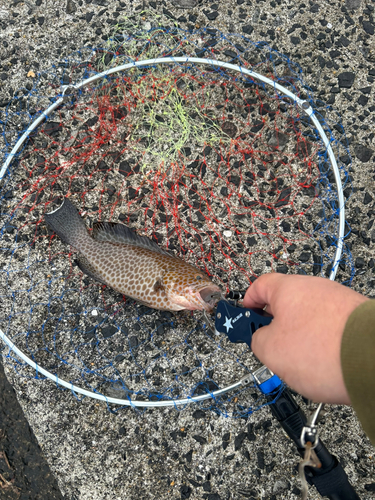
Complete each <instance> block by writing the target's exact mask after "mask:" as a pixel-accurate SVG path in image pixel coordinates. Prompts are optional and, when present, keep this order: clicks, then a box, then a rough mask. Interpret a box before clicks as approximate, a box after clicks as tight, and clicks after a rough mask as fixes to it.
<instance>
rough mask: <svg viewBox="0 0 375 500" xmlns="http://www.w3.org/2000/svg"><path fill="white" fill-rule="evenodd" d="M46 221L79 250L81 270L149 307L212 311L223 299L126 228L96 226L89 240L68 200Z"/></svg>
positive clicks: (192, 270) (194, 272)
mask: <svg viewBox="0 0 375 500" xmlns="http://www.w3.org/2000/svg"><path fill="white" fill-rule="evenodd" d="M45 220H46V222H47V224H48V225H49V226H50V227H51V228H52V229H53V231H55V233H57V235H58V236H60V238H61V239H62V241H63V242H64V243H67V244H69V245H71V246H72V247H74V248H75V249H76V250H78V251H79V257H78V260H77V263H78V266H79V268H80V269H81V271H83V272H84V273H86V274H87V275H88V276H90V277H91V278H94V279H95V280H96V281H100V282H101V283H104V284H105V285H108V286H110V287H111V288H113V289H114V290H116V291H117V292H120V293H122V294H124V295H126V296H128V297H131V298H133V299H136V300H138V301H139V302H141V303H143V304H145V305H147V306H149V307H153V308H154V309H161V310H167V311H179V310H182V309H189V310H194V309H199V310H206V311H209V312H210V311H212V308H213V306H214V305H215V304H216V303H217V301H218V300H219V299H220V296H221V290H220V288H219V287H218V286H217V285H215V284H214V283H213V282H212V281H211V280H210V279H209V277H208V276H207V275H206V274H205V273H203V272H202V271H201V270H199V269H197V268H196V267H194V266H192V265H191V264H188V263H187V262H184V261H183V260H181V259H180V258H178V257H176V256H174V255H172V254H171V253H169V252H168V251H167V250H164V249H163V248H161V247H159V246H158V245H157V244H156V243H155V242H153V241H151V240H150V239H149V238H147V237H146V236H139V235H137V234H136V233H134V232H133V231H132V230H131V229H129V228H128V227H126V226H125V225H123V224H114V223H111V222H102V223H96V224H94V227H93V231H92V233H91V235H90V233H89V232H88V230H87V228H86V225H85V223H84V221H83V219H82V218H81V216H80V215H79V213H78V211H77V209H76V208H75V206H74V205H73V204H72V203H71V202H70V201H69V200H68V199H67V198H65V199H64V201H63V203H62V205H61V206H60V207H59V208H57V209H56V210H55V211H53V212H50V213H48V214H46V215H45Z"/></svg>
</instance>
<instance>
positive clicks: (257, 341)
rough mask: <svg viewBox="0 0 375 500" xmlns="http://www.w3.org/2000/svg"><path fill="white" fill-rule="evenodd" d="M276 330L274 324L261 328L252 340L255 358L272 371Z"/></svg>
mask: <svg viewBox="0 0 375 500" xmlns="http://www.w3.org/2000/svg"><path fill="white" fill-rule="evenodd" d="M273 337H274V329H273V327H272V323H271V324H270V325H269V326H263V327H262V328H259V329H258V330H257V331H256V332H255V333H254V335H253V337H252V340H251V350H252V351H253V353H254V354H255V356H256V357H257V358H258V359H259V360H260V361H261V362H262V363H264V364H265V365H267V366H268V368H270V369H271V370H272V366H270V365H273V363H272V358H273V356H272V352H273V350H274V349H273V347H272V344H273Z"/></svg>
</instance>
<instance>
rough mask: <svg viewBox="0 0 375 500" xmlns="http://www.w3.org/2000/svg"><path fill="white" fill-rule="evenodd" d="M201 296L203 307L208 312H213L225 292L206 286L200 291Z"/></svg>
mask: <svg viewBox="0 0 375 500" xmlns="http://www.w3.org/2000/svg"><path fill="white" fill-rule="evenodd" d="M199 295H200V296H201V299H202V301H203V306H204V308H205V309H206V310H208V311H212V309H213V308H214V307H215V306H216V304H217V303H218V302H219V300H220V299H221V298H222V296H223V292H222V291H221V290H220V288H219V287H217V286H215V285H214V286H206V287H205V288H202V290H200V291H199Z"/></svg>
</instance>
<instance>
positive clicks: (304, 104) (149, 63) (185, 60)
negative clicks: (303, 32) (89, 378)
mask: <svg viewBox="0 0 375 500" xmlns="http://www.w3.org/2000/svg"><path fill="white" fill-rule="evenodd" d="M170 63H174V64H176V63H179V64H181V65H182V64H189V63H191V64H198V65H202V64H203V65H211V66H213V67H219V68H225V69H229V70H233V71H237V72H239V73H242V74H243V75H246V76H250V77H251V78H254V79H257V80H259V81H261V82H263V83H264V84H266V85H269V86H271V87H273V88H274V90H275V91H279V92H280V93H281V94H283V95H284V96H286V97H288V98H290V99H292V101H293V103H294V104H297V105H298V106H299V107H300V108H301V110H302V111H303V112H304V113H305V114H306V115H307V116H308V117H309V119H310V120H311V121H312V122H313V124H314V126H315V127H316V130H317V131H318V133H319V135H320V137H321V139H322V141H323V144H324V146H325V148H326V150H327V153H328V157H329V161H330V164H331V167H332V171H333V173H334V177H335V182H336V192H337V196H338V201H339V207H338V209H337V212H338V214H339V221H338V235H337V248H336V251H335V255H334V258H333V263H332V266H331V269H330V272H329V279H330V280H332V281H334V280H335V277H336V273H337V270H338V265H339V262H340V258H341V254H342V251H343V243H344V236H345V200H344V193H343V186H342V182H341V178H340V171H339V167H338V164H337V161H336V158H335V155H334V152H333V149H332V147H331V144H330V140H329V138H328V137H327V135H326V133H325V131H324V129H323V127H322V125H321V123H320V121H319V119H318V118H317V116H316V115H315V112H314V109H313V108H312V106H311V105H310V104H309V102H308V101H306V100H303V99H301V98H299V97H298V96H297V95H296V94H294V93H293V92H291V91H290V90H289V89H287V88H285V87H284V86H282V85H280V84H279V83H277V82H276V81H273V80H271V79H270V78H268V77H266V76H263V75H261V74H259V73H256V72H254V71H252V70H249V69H246V68H244V67H242V66H238V65H235V64H231V63H228V62H224V61H219V60H216V59H215V60H214V59H210V58H198V57H189V56H184V57H160V58H154V59H145V60H141V61H132V62H130V63H127V64H124V65H120V66H116V67H114V68H111V69H108V70H105V71H103V72H100V73H98V74H96V75H94V76H92V77H90V78H87V79H85V80H82V81H81V82H79V83H77V84H70V85H65V86H63V92H62V95H61V97H60V98H59V99H57V100H56V101H55V102H54V103H53V104H51V106H49V107H48V108H47V109H46V110H45V111H44V112H43V113H41V114H40V116H39V117H38V118H37V119H36V120H35V121H33V122H32V123H31V124H30V125H29V126H28V128H27V130H26V131H25V132H24V134H23V135H22V136H21V137H20V138H19V140H18V141H17V143H16V144H15V146H14V147H13V149H12V151H11V152H10V153H9V155H8V158H7V160H6V161H5V163H4V165H3V167H2V168H1V170H0V181H1V180H2V179H3V177H4V176H5V174H6V172H7V169H8V168H9V166H10V165H11V163H12V161H13V159H14V158H15V157H16V155H17V153H18V151H19V150H20V148H21V146H22V145H23V144H24V143H25V141H26V140H27V139H28V137H29V135H30V134H31V132H33V130H35V129H36V128H37V127H38V126H39V125H40V124H41V123H42V122H43V121H44V120H47V119H48V118H49V115H50V114H52V113H53V111H55V110H56V109H57V108H58V107H59V106H61V105H63V104H64V102H65V100H66V97H67V95H68V91H78V90H80V89H81V88H83V87H85V86H86V85H89V84H90V83H93V82H95V81H97V80H100V79H104V78H106V77H107V76H110V75H112V74H114V73H120V72H124V71H126V70H129V69H131V68H134V67H153V66H155V65H158V64H170ZM65 94H66V95H65ZM0 338H1V339H2V340H3V341H4V342H5V343H6V344H7V345H8V346H9V348H10V349H11V350H12V351H13V352H14V353H15V354H16V355H18V356H19V357H20V358H21V359H22V360H23V361H25V362H26V363H27V364H28V365H29V366H31V367H32V368H33V369H34V370H35V371H36V373H37V374H38V373H40V374H42V375H43V376H45V377H46V378H48V379H50V380H52V381H53V382H55V383H56V384H57V385H60V386H62V387H65V388H67V389H70V390H71V391H72V392H73V393H77V394H81V395H82V396H88V397H91V398H92V399H97V400H100V401H104V402H106V403H112V404H115V405H122V406H132V407H135V408H155V407H159V408H160V407H168V406H169V407H170V406H175V407H176V406H181V405H186V404H190V403H197V402H200V401H204V400H207V399H210V398H216V397H219V396H221V395H223V394H225V393H227V392H230V391H232V390H234V389H237V388H239V387H241V386H246V385H248V384H249V383H251V382H253V380H252V379H253V377H252V376H251V374H250V376H249V375H248V376H246V377H244V378H242V379H241V380H239V381H238V382H236V383H234V384H231V385H229V386H227V387H224V388H223V389H219V390H216V391H213V392H209V393H206V394H202V395H200V396H193V397H188V398H182V399H173V400H164V401H137V400H134V401H133V400H131V397H130V396H128V398H127V399H118V398H113V397H109V396H105V395H103V394H100V393H97V392H92V391H88V390H86V389H83V388H81V387H79V386H77V385H75V384H73V383H70V382H66V381H65V380H63V379H61V378H59V377H58V376H57V375H54V374H52V373H50V372H49V371H48V370H46V369H44V368H42V367H41V366H39V365H38V364H37V363H35V362H34V361H33V360H31V359H30V358H29V357H28V356H26V355H25V354H24V353H23V352H22V351H21V350H20V349H18V348H17V346H16V345H15V344H14V343H13V342H12V340H11V339H10V338H9V337H8V336H7V335H6V334H5V333H4V332H3V331H2V330H1V329H0Z"/></svg>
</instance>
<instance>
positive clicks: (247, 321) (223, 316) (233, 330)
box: [215, 299, 273, 349]
mask: <svg viewBox="0 0 375 500" xmlns="http://www.w3.org/2000/svg"><path fill="white" fill-rule="evenodd" d="M272 319H273V317H272V316H271V315H270V314H268V313H266V312H265V311H263V309H246V308H245V307H239V306H237V305H235V304H232V303H231V302H230V301H228V300H226V299H225V300H220V301H219V302H218V303H217V306H216V317H215V330H216V333H218V334H223V333H225V334H226V335H227V337H228V339H229V340H230V341H231V342H235V343H237V342H245V343H246V344H247V345H248V346H249V347H250V349H251V340H252V338H253V334H254V333H255V332H256V330H258V328H261V327H262V326H266V325H269V324H270V323H271V321H272Z"/></svg>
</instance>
